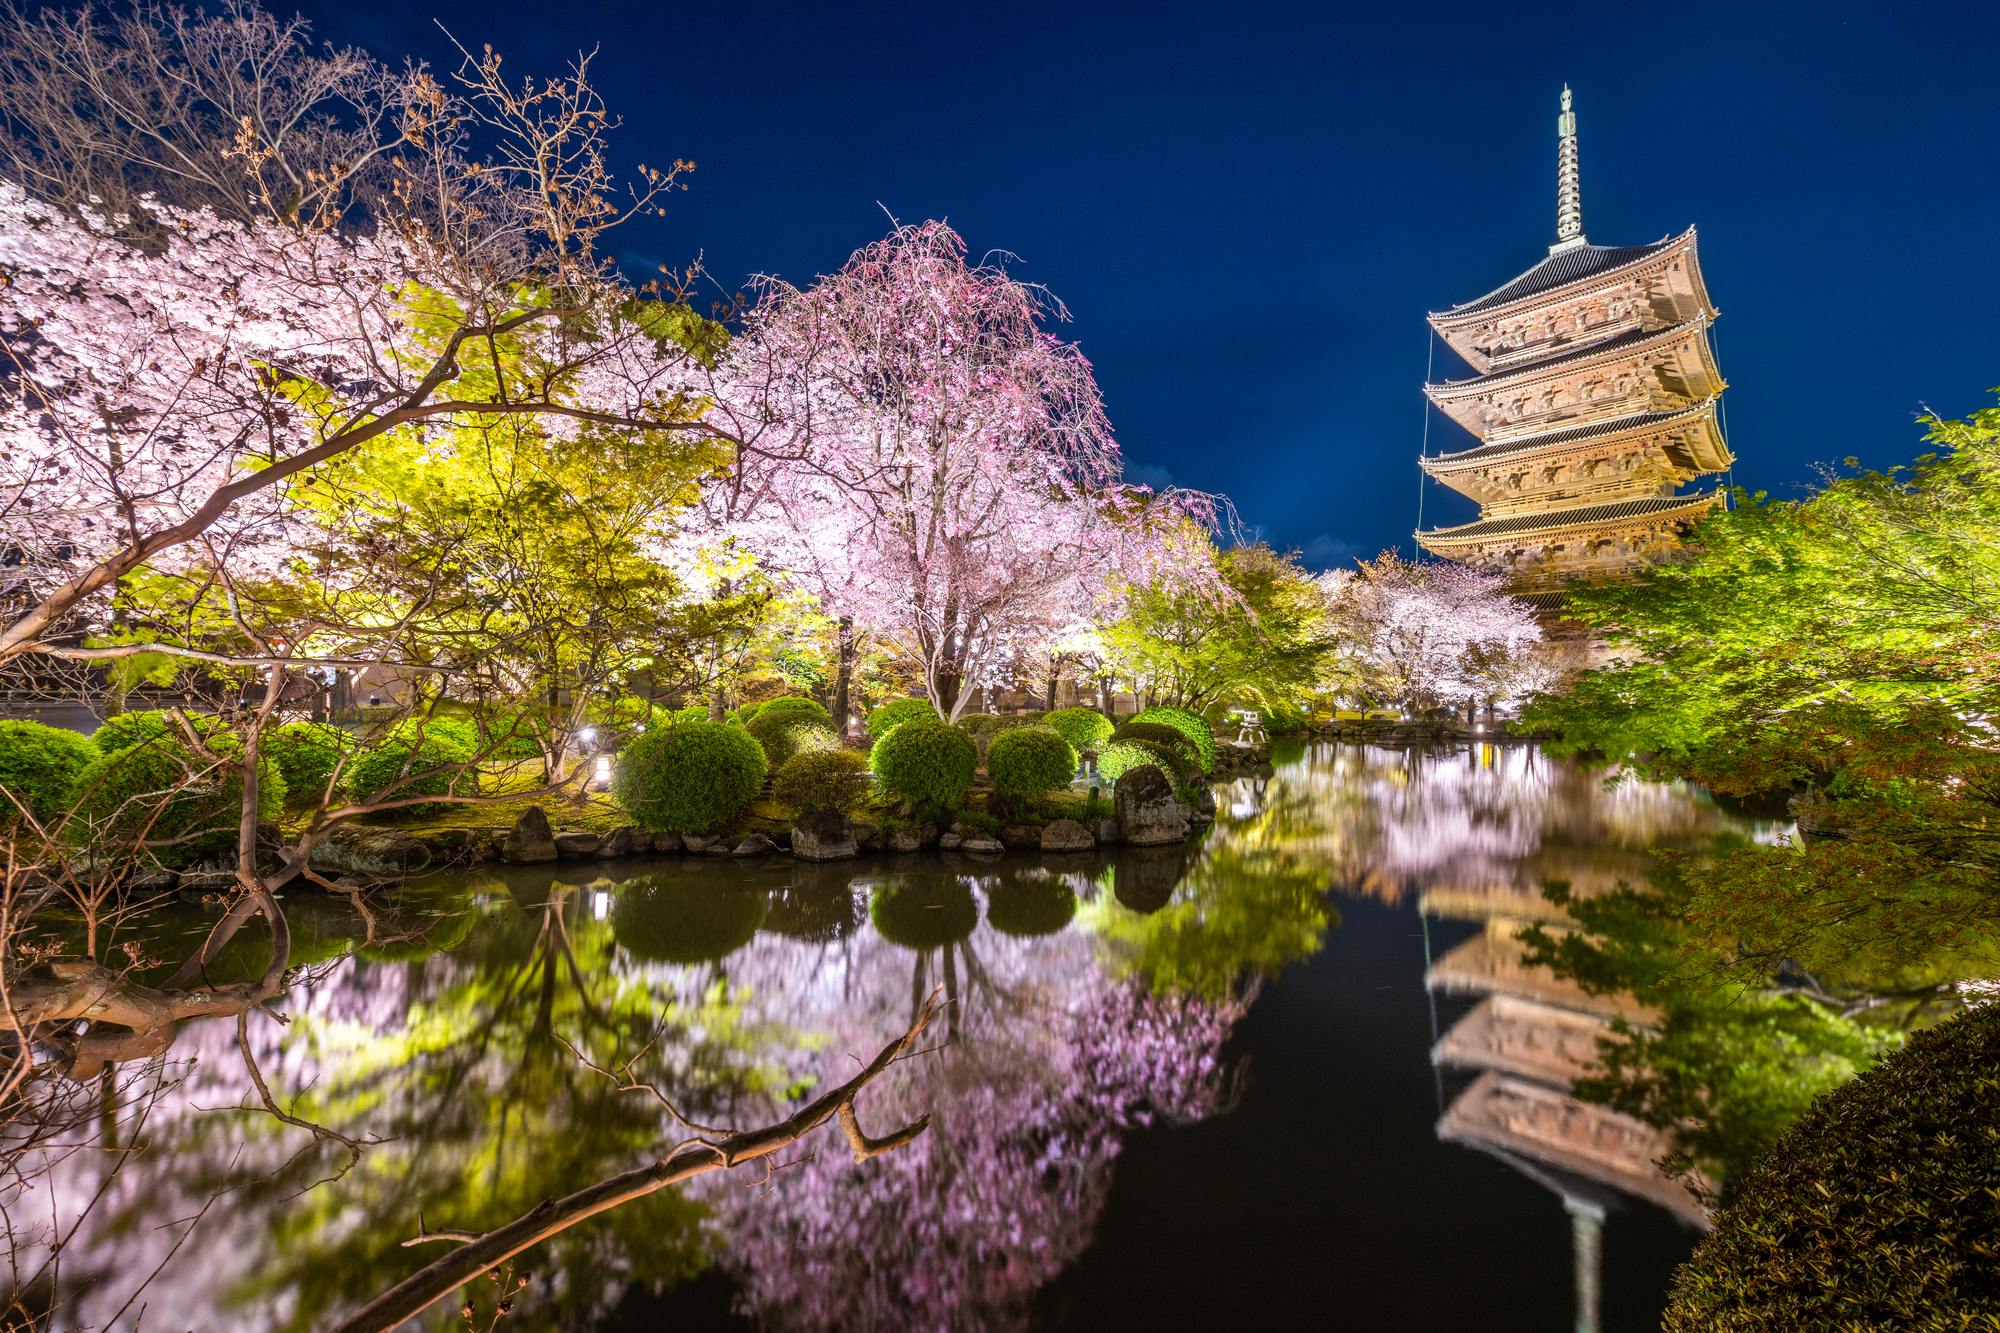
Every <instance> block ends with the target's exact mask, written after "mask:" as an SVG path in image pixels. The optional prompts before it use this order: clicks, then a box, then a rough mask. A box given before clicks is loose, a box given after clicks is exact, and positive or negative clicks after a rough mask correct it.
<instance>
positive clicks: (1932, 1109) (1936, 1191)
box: [1662, 1004, 2000, 1333]
mask: <svg viewBox="0 0 2000 1333" xmlns="http://www.w3.org/2000/svg"><path fill="white" fill-rule="evenodd" d="M1996 1070H2000V1005H1992V1004H1988V1005H1981V1006H1980V1007H1978V1008H1976V1009H1971V1010H1968V1011H1966V1012H1965V1013H1962V1014H1960V1015H1958V1016H1957V1017H1955V1018H1951V1019H1947V1020H1946V1021H1945V1022H1942V1023H1939V1024H1938V1025H1937V1026H1936V1027H1933V1028H1929V1029H1926V1030H1923V1031H1920V1032H1917V1033H1915V1034H1913V1035H1912V1036H1911V1038H1910V1040H1909V1044H1908V1045H1907V1046H1905V1047H1904V1048H1903V1049H1902V1050H1900V1051H1896V1052H1893V1053H1891V1054H1890V1055H1888V1056H1886V1057H1884V1058H1883V1059H1882V1060H1881V1061H1880V1062H1879V1063H1878V1064H1876V1065H1875V1066H1874V1067H1873V1068H1872V1069H1869V1070H1867V1071H1866V1072H1864V1073H1862V1074H1861V1075H1860V1076H1858V1077H1856V1078H1855V1079H1853V1080H1851V1081H1850V1082H1848V1083H1845V1084H1843V1085H1841V1086H1840V1087H1838V1088H1836V1089H1834V1090H1833V1091H1832V1092H1829V1093H1827V1094H1825V1095H1824V1096H1822V1097H1820V1098H1819V1099H1818V1100H1816V1101H1814V1102H1813V1104H1812V1107H1811V1109H1809V1110H1808V1111H1807V1112H1806V1113H1805V1115H1803V1116H1802V1117H1800V1118H1799V1120H1798V1121H1797V1122H1796V1123H1794V1124H1793V1125H1792V1127H1791V1128H1790V1129H1787V1130H1786V1131H1785V1132H1784V1134H1783V1135H1781V1136H1780V1137H1779V1139H1778V1141H1777V1143H1776V1144H1774V1145H1773V1146H1772V1148H1771V1151H1770V1152H1769V1154H1767V1155H1766V1156H1765V1157H1764V1158H1763V1159H1762V1160H1761V1161H1760V1162H1759V1163H1758V1164H1757V1166H1756V1167H1754V1168H1753V1169H1752V1170H1750V1171H1749V1172H1748V1173H1747V1174H1745V1175H1744V1176H1743V1178H1742V1179H1741V1180H1739V1181H1735V1182H1732V1186H1731V1200H1732V1202H1731V1203H1730V1204H1729V1206H1728V1207H1727V1208H1725V1209H1723V1210H1722V1212H1721V1214H1720V1215H1719V1216H1718V1217H1717V1218H1716V1227H1715V1230H1714V1231H1712V1232H1710V1233H1709V1234H1708V1235H1707V1236H1706V1237H1704V1238H1703V1239H1702V1241H1701V1242H1700V1243H1699V1244H1698V1245H1696V1246H1695V1251H1694V1254H1693V1255H1692V1256H1691V1257H1690V1258H1689V1259H1688V1261H1687V1262H1686V1263H1685V1264H1683V1265H1682V1266H1681V1268H1680V1270H1679V1272H1677V1273H1676V1274H1675V1276H1674V1286H1673V1293H1672V1296H1671V1299H1670V1303H1669V1305H1668V1307H1667V1312H1666V1315H1665V1316H1664V1319H1663V1322H1662V1327H1663V1328H1665V1329H1667V1330H1668V1333H1694V1331H1695V1330H1697V1329H1700V1330H1708V1329H1720V1328H1731V1329H1736V1328H1741V1329H1829V1330H1831V1329H1836V1328H1839V1329H1848V1328H1855V1329H1860V1328H1870V1329H1876V1328H1902V1329H1938V1330H1943V1329H1963V1328H1986V1327H1990V1326H1991V1325H1992V1323H1993V1320H1994V1316H1995V1314H1996V1312H2000V1281H1996V1279H1995V1276H1994V1274H1995V1268H1994V1260H1993V1256H1994V1255H1995V1254H1996V1253H2000V1209H1996V1208H1995V1207H1994V1203H1993V1201H1994V1199H1995V1198H1996V1197H2000V1096H1996V1093H2000V1074H1996V1072H1995V1071H1996Z"/></svg>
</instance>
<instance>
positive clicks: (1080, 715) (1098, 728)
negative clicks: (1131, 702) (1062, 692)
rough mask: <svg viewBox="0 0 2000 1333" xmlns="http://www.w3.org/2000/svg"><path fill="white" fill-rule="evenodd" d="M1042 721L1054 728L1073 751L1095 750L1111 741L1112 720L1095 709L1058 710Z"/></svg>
mask: <svg viewBox="0 0 2000 1333" xmlns="http://www.w3.org/2000/svg"><path fill="white" fill-rule="evenodd" d="M1042 720H1043V722H1045V723H1046V724H1047V725H1049V726H1051V727H1054V728H1055V729H1056V731H1057V732H1059V733H1060V734H1061V736H1062V738H1063V739H1064V740H1066V741H1068V742H1069V744H1070V748H1071V749H1073V750H1095V749H1096V748H1097V747H1098V746H1099V745H1102V744H1103V743H1104V742H1105V741H1107V740H1109V739H1111V732H1112V725H1111V719H1110V718H1108V717H1106V716H1104V714H1102V713H1100V712H1098V711H1097V710H1096V709H1095V708H1058V709H1057V710H1056V711H1055V712H1053V713H1050V714H1049V715H1048V716H1047V717H1046V718H1043V719H1042Z"/></svg>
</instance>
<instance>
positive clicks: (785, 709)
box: [757, 694, 833, 722]
mask: <svg viewBox="0 0 2000 1333" xmlns="http://www.w3.org/2000/svg"><path fill="white" fill-rule="evenodd" d="M772 713H811V714H813V715H814V716H815V717H820V718H824V719H825V720H826V721H828V722H831V721H833V714H831V713H829V712H827V711H826V706H825V705H824V704H821V703H820V702H819V701H817V700H815V699H808V698H805V697H804V696H802V695H797V694H788V695H785V696H784V697H783V698H781V699H773V700H771V701H770V702H769V703H767V704H765V705H764V706H763V707H762V708H759V709H758V710H757V716H759V717H766V716H769V715H770V714H772Z"/></svg>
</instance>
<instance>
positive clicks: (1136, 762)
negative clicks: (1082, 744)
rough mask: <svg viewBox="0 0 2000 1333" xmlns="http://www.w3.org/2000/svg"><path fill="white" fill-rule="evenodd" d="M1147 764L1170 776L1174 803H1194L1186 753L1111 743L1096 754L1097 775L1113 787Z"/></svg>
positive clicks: (1132, 743) (1145, 743)
mask: <svg viewBox="0 0 2000 1333" xmlns="http://www.w3.org/2000/svg"><path fill="white" fill-rule="evenodd" d="M1147 764H1151V765H1153V766H1154V767H1156V768H1158V769H1159V770H1160V771H1161V772H1162V773H1165V774H1166V775H1167V781H1168V782H1170V783H1172V784H1173V788H1174V799H1175V800H1178V801H1180V802H1182V803H1183V804H1185V803H1187V802H1188V801H1190V800H1192V799H1193V797H1194V788H1193V787H1191V786H1190V785H1189V784H1188V780H1187V756H1186V752H1185V751H1181V750H1169V749H1168V748H1167V747H1166V746H1164V745H1155V744H1154V743H1153V742H1151V741H1112V742H1111V743H1109V744H1108V745H1106V746H1104V747H1103V748H1102V749H1100V750H1099V751H1098V752H1097V775H1098V776H1099V777H1101V778H1103V779H1104V780H1105V781H1106V782H1108V783H1111V784H1112V785H1114V786H1115V785H1117V782H1118V779H1119V778H1120V777H1121V776H1123V775H1124V774H1125V773H1126V772H1128V771H1129V770H1131V769H1135V768H1143V767H1144V766H1145V765H1147Z"/></svg>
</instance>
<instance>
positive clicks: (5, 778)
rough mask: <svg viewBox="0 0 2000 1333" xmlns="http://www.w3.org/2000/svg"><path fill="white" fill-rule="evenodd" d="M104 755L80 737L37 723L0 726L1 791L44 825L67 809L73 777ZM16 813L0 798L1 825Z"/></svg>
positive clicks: (5, 723) (8, 822)
mask: <svg viewBox="0 0 2000 1333" xmlns="http://www.w3.org/2000/svg"><path fill="white" fill-rule="evenodd" d="M102 754H103V752H102V751H101V750H99V749H98V748H97V747H96V746H95V745H92V744H91V743H90V741H89V740H88V739H87V738H86V737H83V736H79V735H77V734H76V733H75V732H73V731H66V730H64V729H63V728H61V727H50V726H45V725H43V724H42V723H40V722H0V787H5V788H6V789H7V790H8V791H10V792H12V793H13V794H14V800H16V801H19V802H20V803H21V804H22V805H25V806H27V807H28V809H29V810H30V811H31V812H32V813H33V814H34V816H35V818H36V819H38V820H41V821H42V822H43V823H44V824H46V823H47V822H48V821H49V820H52V819H54V818H55V817H56V816H57V815H60V814H61V813H62V812H63V810H64V809H65V808H67V806H68V805H69V793H70V789H71V788H72V787H74V786H75V785H76V776H77V774H79V773H81V772H83V770H84V769H86V768H88V767H90V765H91V764H92V763H93V762H94V761H96V760H97V759H98V758H100V757H101V756H102ZM19 814H20V810H19V809H18V808H17V807H16V806H15V804H14V801H9V800H6V799H5V798H0V824H10V823H12V822H13V821H14V819H15V818H16V817H17V816H18V815H19Z"/></svg>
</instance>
